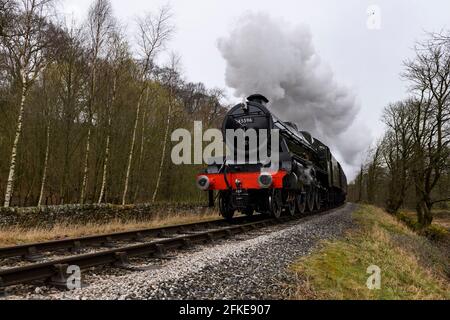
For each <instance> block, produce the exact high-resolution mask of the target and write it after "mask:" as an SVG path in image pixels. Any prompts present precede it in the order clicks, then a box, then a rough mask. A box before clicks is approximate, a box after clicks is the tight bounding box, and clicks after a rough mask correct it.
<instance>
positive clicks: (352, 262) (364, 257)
mask: <svg viewBox="0 0 450 320" xmlns="http://www.w3.org/2000/svg"><path fill="white" fill-rule="evenodd" d="M353 216H354V219H355V221H356V225H357V227H355V228H353V229H352V230H349V231H348V232H347V234H346V235H345V237H344V238H343V239H340V240H332V241H325V242H323V243H322V245H321V247H320V249H319V250H317V251H315V252H314V253H313V254H312V255H310V256H307V257H304V258H302V259H300V260H298V261H297V262H296V263H295V264H293V265H292V266H291V270H292V272H294V274H295V275H296V278H297V279H298V281H297V282H296V283H295V284H293V285H292V284H291V285H290V286H289V288H288V290H287V292H288V293H287V295H288V298H290V299H295V300H303V299H337V300H341V299H353V300H372V299H374V300H383V299H384V300H396V299H401V300H421V299H447V300H448V299H450V282H449V260H448V258H449V256H448V254H449V252H448V250H446V249H448V248H446V249H445V248H442V247H441V246H437V245H435V244H434V243H433V242H430V241H429V240H428V239H426V238H425V237H422V236H420V235H418V234H416V233H414V232H413V231H411V230H410V229H409V228H408V227H406V226H405V225H404V224H402V223H401V222H399V221H398V220H397V219H396V218H394V217H392V216H390V215H388V214H387V213H385V212H384V211H383V210H381V209H379V208H375V207H372V206H361V207H360V208H359V209H358V210H356V211H355V212H354V214H353ZM373 265H375V266H378V267H379V268H380V269H381V289H380V290H369V289H368V287H367V285H366V283H367V280H368V278H369V276H370V274H368V273H367V269H368V267H370V266H373Z"/></svg>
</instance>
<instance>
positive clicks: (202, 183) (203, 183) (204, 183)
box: [197, 176, 211, 191]
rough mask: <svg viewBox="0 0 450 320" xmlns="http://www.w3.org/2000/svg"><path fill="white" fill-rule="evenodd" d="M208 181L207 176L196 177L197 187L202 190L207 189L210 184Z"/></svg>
mask: <svg viewBox="0 0 450 320" xmlns="http://www.w3.org/2000/svg"><path fill="white" fill-rule="evenodd" d="M210 184H211V183H210V181H209V178H208V177H207V176H200V177H198V178H197V187H198V188H199V189H200V190H202V191H206V190H208V189H209V186H210Z"/></svg>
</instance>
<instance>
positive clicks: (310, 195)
mask: <svg viewBox="0 0 450 320" xmlns="http://www.w3.org/2000/svg"><path fill="white" fill-rule="evenodd" d="M314 204H315V191H314V189H313V188H310V189H309V190H308V192H307V193H306V210H307V211H308V212H314Z"/></svg>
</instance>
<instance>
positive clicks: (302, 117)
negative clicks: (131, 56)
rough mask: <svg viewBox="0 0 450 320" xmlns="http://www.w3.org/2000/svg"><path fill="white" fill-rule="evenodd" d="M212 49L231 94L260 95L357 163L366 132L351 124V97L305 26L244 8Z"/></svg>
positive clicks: (354, 101)
mask: <svg viewBox="0 0 450 320" xmlns="http://www.w3.org/2000/svg"><path fill="white" fill-rule="evenodd" d="M218 48H219V50H220V52H221V54H222V56H223V58H224V59H225V60H226V62H227V67H226V83H227V85H228V86H229V87H231V88H233V89H234V90H235V95H236V96H237V97H244V96H248V95H250V94H253V93H261V94H263V95H266V96H267V97H268V98H269V100H271V106H270V108H271V109H272V110H273V111H274V113H275V114H277V115H278V116H279V118H281V119H282V120H286V121H291V122H295V123H297V124H298V125H299V128H301V130H306V131H310V132H311V133H312V134H313V135H314V136H315V137H317V138H319V139H320V140H322V141H323V142H324V143H326V144H328V145H329V146H330V147H331V148H332V149H333V150H334V151H335V152H336V151H337V153H338V155H337V156H338V158H341V159H342V160H343V161H344V165H345V164H347V167H348V166H358V163H359V161H360V158H361V152H363V151H364V150H365V148H366V146H367V145H368V144H369V143H370V133H369V134H367V129H364V130H362V131H360V130H361V129H362V128H361V125H359V124H357V123H354V120H355V118H356V116H357V114H358V112H359V110H360V106H359V104H358V102H357V99H356V96H355V94H354V93H353V92H352V91H350V90H349V89H347V88H345V87H343V86H340V85H339V84H338V83H336V81H335V79H334V75H333V72H332V71H331V69H330V68H329V67H328V66H327V65H326V64H324V63H323V62H322V61H321V60H320V57H319V56H318V55H317V53H316V51H315V48H314V45H313V42H312V36H311V32H310V30H309V28H308V27H307V26H305V25H297V26H292V25H290V24H287V23H285V22H283V21H278V20H275V19H273V18H272V17H271V16H269V15H267V14H264V13H258V14H254V13H249V14H246V15H244V16H242V17H241V18H240V19H239V21H238V23H237V24H236V26H235V28H234V29H233V30H232V31H231V33H230V34H229V36H227V37H224V38H221V39H219V41H218ZM362 132H365V134H364V135H362Z"/></svg>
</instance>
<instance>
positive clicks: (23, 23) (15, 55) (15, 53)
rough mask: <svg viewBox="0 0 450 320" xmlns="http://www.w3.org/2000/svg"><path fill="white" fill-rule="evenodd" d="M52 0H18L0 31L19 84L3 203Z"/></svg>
mask: <svg viewBox="0 0 450 320" xmlns="http://www.w3.org/2000/svg"><path fill="white" fill-rule="evenodd" d="M51 4H52V0H21V1H20V2H18V3H17V6H16V10H15V12H13V13H12V14H11V16H10V18H9V19H11V21H10V24H9V26H10V27H9V28H6V30H3V34H2V35H1V49H0V50H2V51H3V50H5V51H6V53H7V54H6V56H7V59H8V64H9V66H10V68H11V73H12V74H13V76H14V78H15V80H16V81H17V83H18V85H19V87H20V88H21V95H20V102H19V114H18V119H17V124H16V134H15V138H14V142H13V146H12V151H11V160H10V166H9V175H8V181H7V187H6V193H5V204H4V205H5V207H9V206H10V204H11V196H12V192H13V184H14V177H15V174H16V158H17V148H18V145H19V142H20V138H21V134H22V126H23V115H24V109H25V102H26V99H27V95H28V91H29V88H30V87H31V85H32V84H33V82H34V81H35V80H36V78H37V77H38V76H39V74H40V73H41V71H42V70H43V69H44V67H45V65H46V63H47V56H46V55H45V50H46V49H47V48H48V46H49V44H50V41H49V39H48V38H47V37H46V33H47V31H48V29H49V27H50V24H49V21H48V17H49V8H50V5H51Z"/></svg>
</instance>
